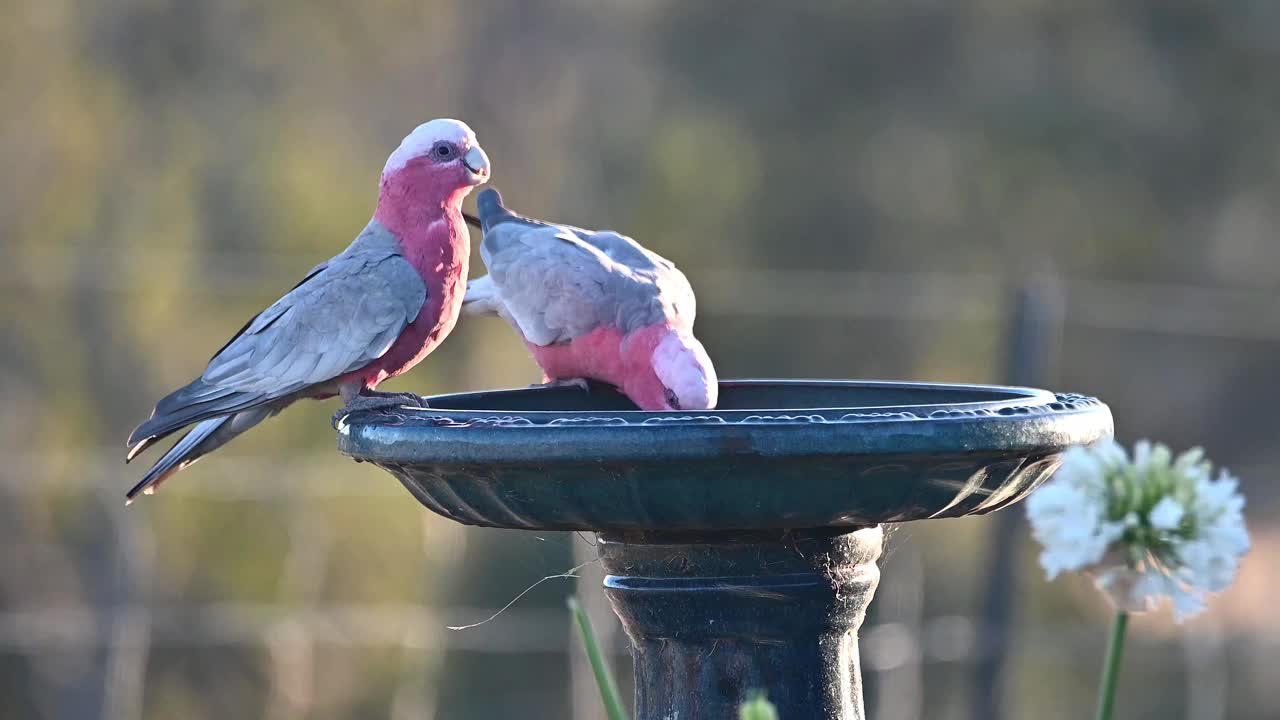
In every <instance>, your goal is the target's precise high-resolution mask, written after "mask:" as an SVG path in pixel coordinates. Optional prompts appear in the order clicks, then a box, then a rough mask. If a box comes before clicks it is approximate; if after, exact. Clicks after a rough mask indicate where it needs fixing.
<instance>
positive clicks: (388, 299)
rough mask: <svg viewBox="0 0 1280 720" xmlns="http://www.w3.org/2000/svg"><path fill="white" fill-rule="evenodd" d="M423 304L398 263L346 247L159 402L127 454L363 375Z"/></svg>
mask: <svg viewBox="0 0 1280 720" xmlns="http://www.w3.org/2000/svg"><path fill="white" fill-rule="evenodd" d="M426 295H427V288H426V285H425V284H424V283H423V281H422V278H421V277H420V276H419V275H418V273H417V271H415V270H414V269H413V267H412V266H411V265H410V264H409V263H408V261H407V260H405V259H404V258H403V257H402V256H400V255H399V254H398V253H395V252H389V251H387V250H385V249H371V250H364V251H362V250H360V249H359V248H358V247H357V246H353V247H352V248H351V249H349V250H348V251H347V252H344V253H343V254H341V255H339V256H337V257H335V258H334V259H332V260H330V261H329V262H327V263H325V264H323V265H321V266H319V267H317V268H316V269H315V270H313V271H312V273H311V275H309V276H308V278H307V279H306V280H304V281H303V282H302V283H300V284H299V285H298V286H297V287H295V288H294V289H293V290H292V291H290V292H289V293H288V294H286V295H285V296H284V297H282V298H280V300H278V301H276V302H275V303H274V304H273V305H272V306H271V307H269V308H267V309H266V310H264V311H263V312H262V313H261V314H259V315H258V316H257V317H256V318H254V319H253V320H252V321H251V322H250V323H249V324H248V325H247V326H246V327H245V328H244V329H243V330H242V331H241V332H240V333H239V334H238V335H237V336H236V337H235V338H233V339H232V340H231V342H229V343H227V345H226V346H225V347H223V348H222V350H220V351H219V352H218V353H217V354H216V355H214V357H213V358H212V359H211V360H210V361H209V366H208V367H207V368H206V369H205V371H204V373H203V374H202V375H201V376H200V377H199V378H198V379H197V380H195V381H194V382H192V383H190V384H189V385H187V386H186V387H183V388H181V389H179V390H177V391H176V392H174V393H172V394H170V395H169V396H168V397H166V398H164V399H163V400H161V401H160V402H159V403H158V404H157V405H156V409H155V411H154V412H153V413H152V417H151V418H150V419H149V420H147V421H146V422H144V423H143V424H142V425H141V426H139V427H138V429H137V430H135V431H134V433H133V436H131V437H130V438H129V444H130V445H134V444H135V443H139V442H141V443H144V445H145V443H146V441H148V440H155V439H159V438H160V437H163V436H164V435H166V434H168V433H171V432H173V431H174V430H177V429H179V428H182V427H184V426H186V425H189V424H191V423H195V422H200V421H201V420H205V419H208V418H211V417H217V416H220V415H226V414H229V413H232V412H237V411H240V410H244V409H246V408H249V407H254V406H257V405H262V404H265V403H269V402H272V401H274V400H278V399H281V398H284V397H287V396H289V395H292V394H294V393H296V392H298V391H300V390H302V389H304V388H307V387H309V386H312V385H318V384H321V383H325V382H328V381H330V380H333V379H335V378H337V377H339V376H341V375H343V374H345V373H348V372H351V371H354V370H358V369H359V368H361V367H364V366H365V365H367V364H369V363H370V362H372V361H373V360H375V359H377V358H379V357H381V356H382V355H383V354H384V353H385V352H386V351H387V349H388V348H390V347H391V344H392V343H393V342H395V340H396V338H398V337H399V336H400V334H401V333H402V332H403V331H404V329H405V327H406V326H407V325H408V324H409V323H411V322H413V321H414V319H415V318H417V316H418V312H419V311H420V310H421V309H422V305H423V303H424V302H425V300H426ZM141 449H142V447H138V448H135V451H134V453H131V455H132V454H136V453H137V452H138V451H140V450H141Z"/></svg>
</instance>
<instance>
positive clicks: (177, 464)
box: [125, 415, 232, 503]
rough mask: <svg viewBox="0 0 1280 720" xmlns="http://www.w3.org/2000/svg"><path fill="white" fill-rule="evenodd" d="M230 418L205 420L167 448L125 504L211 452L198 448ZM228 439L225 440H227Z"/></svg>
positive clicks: (126, 496) (130, 492)
mask: <svg viewBox="0 0 1280 720" xmlns="http://www.w3.org/2000/svg"><path fill="white" fill-rule="evenodd" d="M231 418H232V416H231V415H224V416H222V417H217V418H213V419H212V420H205V421H204V422H202V423H199V424H198V425H196V426H195V427H193V428H191V431H190V432H188V433H187V434H186V435H183V436H182V439H181V440H179V441H178V442H177V443H175V444H174V446H173V447H171V448H169V452H167V453H165V454H164V455H163V456H162V457H161V458H160V459H159V460H157V461H156V464H155V465H152V466H151V469H150V470H148V471H147V474H146V475H143V476H142V480H140V481H138V484H137V485H134V486H133V489H132V490H130V491H129V492H128V494H126V495H125V498H126V500H125V502H126V503H131V502H133V501H134V499H135V498H137V497H138V495H139V494H141V493H146V492H153V491H154V489H155V486H157V485H159V484H160V483H162V482H164V480H165V478H167V477H169V476H170V475H172V474H173V473H175V472H178V471H179V470H181V469H183V468H185V467H187V466H189V465H190V464H191V463H193V462H195V461H196V460H198V459H199V458H200V456H202V455H204V454H205V453H207V452H209V451H210V450H212V449H213V448H212V447H210V448H201V447H200V446H201V444H203V443H204V441H205V440H207V439H208V438H209V436H211V435H213V434H214V433H215V432H217V431H218V430H219V429H220V428H221V427H222V426H223V425H225V424H226V423H227V421H228V420H230V419H231ZM230 439H231V438H227V440H230ZM224 442H225V441H224ZM219 444H221V443H219ZM214 447H217V445H215V446H214Z"/></svg>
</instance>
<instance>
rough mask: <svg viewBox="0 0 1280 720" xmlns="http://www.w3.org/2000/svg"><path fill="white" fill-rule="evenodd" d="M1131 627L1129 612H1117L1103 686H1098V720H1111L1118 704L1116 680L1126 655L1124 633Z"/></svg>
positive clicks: (1112, 627) (1108, 647) (1108, 649)
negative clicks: (1122, 657) (1122, 658)
mask: <svg viewBox="0 0 1280 720" xmlns="http://www.w3.org/2000/svg"><path fill="white" fill-rule="evenodd" d="M1128 627H1129V613H1127V612H1125V611H1123V610H1121V611H1119V612H1117V613H1116V619H1115V622H1113V623H1112V624H1111V642H1110V643H1109V644H1108V646H1107V662H1106V665H1104V666H1103V668H1102V687H1100V688H1098V715H1097V720H1111V709H1112V708H1113V707H1115V704H1116V681H1117V680H1118V679H1119V677H1120V658H1121V656H1123V655H1124V634H1125V630H1127V629H1128Z"/></svg>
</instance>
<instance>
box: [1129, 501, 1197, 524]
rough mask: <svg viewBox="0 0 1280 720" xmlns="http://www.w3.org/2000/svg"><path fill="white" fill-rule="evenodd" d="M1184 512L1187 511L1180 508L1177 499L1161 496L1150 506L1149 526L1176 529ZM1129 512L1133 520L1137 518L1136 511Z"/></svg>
mask: <svg viewBox="0 0 1280 720" xmlns="http://www.w3.org/2000/svg"><path fill="white" fill-rule="evenodd" d="M1186 513H1187V511H1186V510H1183V509H1182V505H1180V504H1179V503H1178V501H1177V500H1174V499H1173V498H1171V497H1168V496H1166V497H1163V498H1161V499H1160V502H1158V503H1156V506H1155V507H1153V508H1151V517H1150V520H1151V527H1153V528H1155V529H1157V530H1177V529H1178V523H1181V522H1182V516H1183V515H1185V514H1186ZM1130 514H1131V515H1133V517H1134V520H1135V521H1136V520H1138V516H1137V514H1136V513H1130ZM1134 524H1135V525H1136V524H1137V523H1136V522H1135V523H1134Z"/></svg>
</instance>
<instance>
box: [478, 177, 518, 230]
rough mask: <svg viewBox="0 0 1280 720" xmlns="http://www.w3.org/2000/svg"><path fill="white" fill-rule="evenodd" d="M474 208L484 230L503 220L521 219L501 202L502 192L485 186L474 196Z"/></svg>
mask: <svg viewBox="0 0 1280 720" xmlns="http://www.w3.org/2000/svg"><path fill="white" fill-rule="evenodd" d="M476 210H478V211H479V212H480V222H481V224H482V225H483V227H484V231H485V232H489V229H490V228H492V227H493V226H494V225H497V224H498V223H501V222H503V221H506V220H520V219H522V218H521V217H520V216H519V215H516V214H515V213H513V212H511V211H510V210H508V209H507V208H506V207H505V206H504V205H503V204H502V193H500V192H498V191H497V190H496V189H494V188H485V189H484V190H481V191H480V194H479V195H477V196H476Z"/></svg>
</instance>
